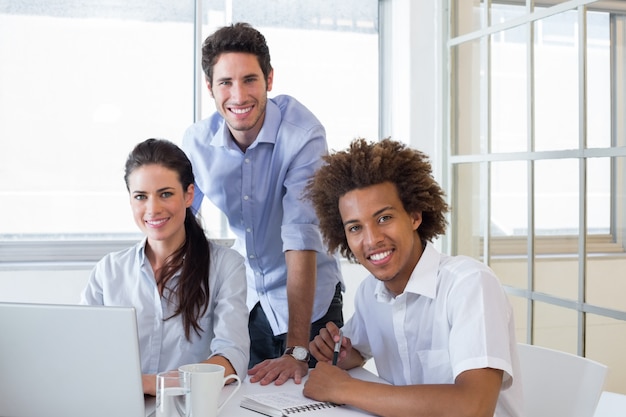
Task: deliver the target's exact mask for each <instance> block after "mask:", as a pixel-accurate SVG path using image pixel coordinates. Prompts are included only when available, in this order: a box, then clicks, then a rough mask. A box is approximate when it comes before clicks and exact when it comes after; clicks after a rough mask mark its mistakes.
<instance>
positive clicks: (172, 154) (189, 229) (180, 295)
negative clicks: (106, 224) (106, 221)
mask: <svg viewBox="0 0 626 417" xmlns="http://www.w3.org/2000/svg"><path fill="white" fill-rule="evenodd" d="M144 165H161V166H163V167H165V168H168V169H171V170H172V171H174V172H176V173H177V174H178V180H179V181H180V183H181V185H182V186H183V190H187V189H188V188H189V185H190V184H193V183H194V175H193V170H192V167H191V162H190V161H189V158H187V155H185V153H184V152H183V151H182V150H181V149H180V148H179V147H178V146H176V145H175V144H174V143H172V142H170V141H167V140H164V139H147V140H145V141H143V142H141V143H139V144H138V145H137V146H135V148H134V149H133V150H132V152H131V153H130V154H129V155H128V159H127V160H126V169H125V174H124V181H125V182H126V189H128V177H129V176H130V174H131V173H132V172H133V171H134V170H135V169H137V168H139V167H141V166H144ZM129 191H130V190H129ZM209 258H210V256H209V241H208V239H207V237H206V235H205V234H204V230H203V228H202V226H201V225H200V223H198V220H197V219H196V217H195V216H194V214H193V211H192V210H191V207H187V210H186V213H185V242H183V244H182V245H181V247H180V248H178V249H177V250H176V251H175V252H174V253H173V254H171V255H170V256H169V257H168V258H167V260H166V261H165V265H164V266H163V268H162V269H161V272H160V274H159V276H158V277H156V280H157V284H158V285H159V286H162V287H163V288H168V289H169V290H170V293H169V294H170V296H172V297H175V298H176V301H177V302H178V303H177V304H178V307H177V308H176V311H175V312H174V314H173V315H172V316H170V317H167V318H166V319H165V320H169V319H171V318H172V317H175V316H177V315H179V314H180V315H182V319H183V327H184V329H185V337H186V338H187V340H190V336H191V330H192V329H193V330H194V331H195V332H196V333H197V334H198V335H199V334H200V332H201V331H203V329H202V328H201V327H200V325H199V324H198V318H199V317H201V316H202V315H203V314H204V313H205V312H206V310H207V308H208V306H209V264H210V259H209ZM181 269H182V272H181V274H180V277H179V279H178V282H177V283H176V285H175V287H173V288H169V287H168V284H170V281H171V279H172V277H173V276H174V274H175V273H176V272H177V271H179V270H181Z"/></svg>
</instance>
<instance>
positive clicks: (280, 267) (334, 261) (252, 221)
mask: <svg viewBox="0 0 626 417" xmlns="http://www.w3.org/2000/svg"><path fill="white" fill-rule="evenodd" d="M182 147H183V149H184V151H185V152H186V153H187V156H188V157H189V159H191V162H192V164H193V169H194V175H195V177H196V190H195V199H194V204H193V207H194V209H195V210H198V209H199V207H200V204H201V203H202V199H203V196H206V197H207V198H209V199H210V200H211V201H212V202H213V204H214V205H215V206H217V207H218V208H219V209H220V210H221V211H222V212H223V213H225V215H226V217H227V218H228V221H229V225H230V228H231V230H232V231H233V233H234V234H235V236H236V241H235V245H234V248H235V249H236V250H237V251H238V252H239V253H241V254H242V255H243V256H244V257H245V258H246V267H247V268H246V271H247V276H248V308H249V309H252V308H253V307H254V305H255V304H256V303H257V301H259V302H260V303H261V306H262V308H263V311H264V312H265V315H266V316H267V319H268V320H269V323H270V325H271V327H272V330H273V332H274V334H275V335H279V334H283V333H286V332H287V328H288V319H289V312H288V308H287V287H286V285H287V267H286V264H285V253H284V252H285V251H288V250H314V251H316V252H317V286H316V293H315V301H314V306H313V316H312V320H313V321H315V320H318V319H320V318H321V317H322V316H323V315H324V314H326V312H327V311H328V307H329V306H330V303H331V301H332V298H333V295H334V293H335V287H336V285H337V283H339V282H342V278H341V274H340V270H339V260H338V258H337V257H336V256H332V255H329V254H328V252H327V250H326V247H325V245H324V244H323V243H322V237H321V234H320V231H319V227H318V224H319V222H318V219H317V216H316V215H315V210H314V209H313V207H312V206H311V204H310V203H309V202H308V201H305V200H304V199H303V198H302V192H303V189H304V187H305V185H306V183H307V181H308V180H309V179H310V178H311V177H312V175H313V173H314V172H315V170H316V169H317V168H318V167H319V166H321V164H322V162H323V161H322V159H321V157H322V155H324V154H326V153H327V145H326V134H325V131H324V128H323V126H322V124H321V123H320V122H319V121H318V120H317V118H316V117H315V116H314V115H313V114H312V113H311V112H310V111H309V110H308V109H307V108H306V107H304V106H303V105H302V104H300V103H299V102H298V101H297V100H295V99H294V98H292V97H289V96H277V97H275V98H273V99H269V100H268V101H267V108H266V114H265V120H264V123H263V127H262V128H261V131H260V132H259V134H258V136H257V138H256V140H255V142H254V143H253V144H252V145H251V146H250V147H249V148H248V149H247V150H246V152H245V153H244V152H242V151H241V149H240V148H239V147H238V146H237V144H236V143H235V142H234V139H233V138H232V136H231V134H230V131H229V129H228V126H227V125H226V124H225V122H224V119H223V118H222V116H221V115H220V114H219V113H217V112H216V113H215V114H213V115H212V116H211V117H209V118H208V119H205V120H202V121H200V122H198V123H196V124H194V125H192V126H191V127H189V129H188V130H187V131H186V132H185V135H184V138H183V143H182Z"/></svg>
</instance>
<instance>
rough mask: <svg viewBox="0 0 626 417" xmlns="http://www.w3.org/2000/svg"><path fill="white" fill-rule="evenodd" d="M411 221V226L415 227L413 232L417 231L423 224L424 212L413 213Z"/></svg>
mask: <svg viewBox="0 0 626 417" xmlns="http://www.w3.org/2000/svg"><path fill="white" fill-rule="evenodd" d="M411 219H412V222H411V224H412V225H413V230H414V231H415V230H417V229H418V228H419V227H420V225H421V224H422V212H421V211H416V212H413V213H411Z"/></svg>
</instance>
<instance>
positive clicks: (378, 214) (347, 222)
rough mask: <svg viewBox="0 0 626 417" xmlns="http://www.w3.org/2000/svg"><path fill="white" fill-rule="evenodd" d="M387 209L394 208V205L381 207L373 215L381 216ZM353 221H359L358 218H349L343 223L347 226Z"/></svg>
mask: <svg viewBox="0 0 626 417" xmlns="http://www.w3.org/2000/svg"><path fill="white" fill-rule="evenodd" d="M387 210H394V208H393V206H385V207H383V208H381V209H380V210H377V211H375V212H374V214H372V217H377V216H380V215H381V214H382V213H384V212H385V211H387ZM352 223H358V220H347V221H345V222H344V223H343V225H344V226H347V225H349V224H352Z"/></svg>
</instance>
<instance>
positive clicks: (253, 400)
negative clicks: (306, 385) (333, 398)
mask: <svg viewBox="0 0 626 417" xmlns="http://www.w3.org/2000/svg"><path fill="white" fill-rule="evenodd" d="M241 406H242V407H243V408H247V409H249V410H252V411H256V412H257V413H261V414H265V415H267V416H272V417H288V416H291V415H294V414H302V413H308V412H315V411H320V410H328V409H329V408H336V407H340V406H338V405H337V404H333V403H328V402H320V401H314V400H311V399H309V398H306V397H305V396H304V395H302V393H301V392H297V391H285V392H272V393H263V394H248V395H244V396H243V399H242V400H241Z"/></svg>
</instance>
